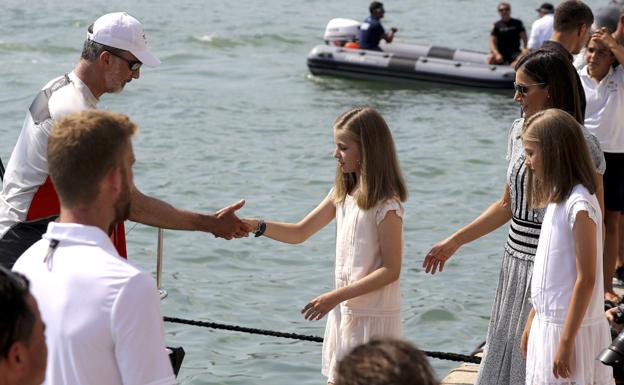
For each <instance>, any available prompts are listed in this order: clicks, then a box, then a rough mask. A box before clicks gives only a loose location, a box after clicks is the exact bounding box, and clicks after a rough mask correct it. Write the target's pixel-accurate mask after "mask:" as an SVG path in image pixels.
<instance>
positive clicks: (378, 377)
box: [336, 339, 439, 385]
mask: <svg viewBox="0 0 624 385" xmlns="http://www.w3.org/2000/svg"><path fill="white" fill-rule="evenodd" d="M438 384H439V381H438V380H437V379H436V377H435V374H434V372H433V369H432V368H431V365H429V362H428V361H427V357H425V354H424V353H423V352H421V351H420V350H418V349H416V348H415V347H414V345H412V344H410V343H409V342H407V341H402V340H394V339H380V340H372V341H369V342H367V343H365V344H362V345H359V346H357V347H356V348H355V349H353V350H352V351H351V352H350V353H349V354H347V355H346V356H345V357H344V358H343V359H342V360H340V362H339V363H338V377H337V378H336V385H438Z"/></svg>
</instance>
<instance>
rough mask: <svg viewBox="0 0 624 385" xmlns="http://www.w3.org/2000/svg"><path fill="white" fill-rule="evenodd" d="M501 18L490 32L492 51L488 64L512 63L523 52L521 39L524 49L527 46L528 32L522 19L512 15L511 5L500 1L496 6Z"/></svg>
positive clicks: (488, 57)
mask: <svg viewBox="0 0 624 385" xmlns="http://www.w3.org/2000/svg"><path fill="white" fill-rule="evenodd" d="M496 9H497V10H498V14H499V15H500V20H499V21H497V22H496V23H494V27H493V28H492V31H491V32H490V39H489V42H488V45H489V47H490V53H489V54H488V56H487V59H486V60H487V63H488V64H512V63H513V62H514V61H515V60H516V58H517V57H518V55H520V53H522V50H521V49H520V40H522V44H523V46H524V49H525V50H526V48H527V40H528V39H527V34H526V29H525V28H524V24H523V23H522V21H521V20H518V19H514V18H512V17H511V5H510V4H509V3H499V4H498V6H497V7H496Z"/></svg>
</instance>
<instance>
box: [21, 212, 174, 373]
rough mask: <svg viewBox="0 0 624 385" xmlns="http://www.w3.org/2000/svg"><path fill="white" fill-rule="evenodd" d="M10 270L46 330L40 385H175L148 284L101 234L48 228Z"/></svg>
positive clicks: (150, 281) (153, 292)
mask: <svg viewBox="0 0 624 385" xmlns="http://www.w3.org/2000/svg"><path fill="white" fill-rule="evenodd" d="M51 240H57V241H59V243H58V245H57V247H56V249H55V250H54V251H53V253H52V256H51V258H49V260H48V262H47V263H45V262H44V258H45V257H46V254H47V253H48V249H49V245H50V241H51ZM13 270H15V271H18V272H20V273H22V274H24V275H25V276H26V277H28V279H29V280H30V281H31V291H32V294H33V296H34V297H35V299H36V300H37V303H38V304H39V309H40V310H41V316H42V318H43V321H44V322H45V323H46V342H47V345H48V366H47V370H46V381H45V383H44V384H49V385H64V384H81V385H90V384H98V385H99V384H107V385H116V384H120V385H121V384H124V385H129V384H132V385H139V384H140V385H148V384H149V385H161V384H162V385H169V384H175V377H174V375H173V370H172V368H171V363H170V362H169V358H168V356H167V353H166V350H165V342H164V329H163V320H162V315H161V312H160V300H159V296H158V294H157V290H156V284H155V282H154V279H153V278H152V277H151V276H150V275H149V274H147V273H144V272H142V271H140V270H139V269H137V268H135V267H134V266H132V265H130V264H129V263H128V262H127V261H126V260H125V259H122V258H121V257H119V254H117V251H116V250H115V247H114V246H113V244H112V243H111V241H110V239H109V237H108V236H107V235H106V234H105V233H104V232H103V231H102V230H101V229H99V228H97V227H92V226H85V225H80V224H69V223H54V222H52V223H50V224H49V226H48V231H47V233H46V234H45V235H44V236H43V239H42V240H40V241H39V242H37V243H35V244H34V245H33V246H32V247H30V248H29V249H28V250H27V251H26V252H25V253H24V254H23V255H22V256H21V257H20V258H19V259H18V260H17V262H16V263H15V265H14V266H13Z"/></svg>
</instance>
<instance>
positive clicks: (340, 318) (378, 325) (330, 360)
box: [322, 189, 403, 382]
mask: <svg viewBox="0 0 624 385" xmlns="http://www.w3.org/2000/svg"><path fill="white" fill-rule="evenodd" d="M329 196H330V197H332V196H333V189H332V191H330V193H329ZM392 210H394V211H395V212H396V213H397V215H398V216H399V217H401V218H403V206H402V205H401V203H400V202H399V201H398V200H394V199H392V200H386V201H384V202H381V203H379V204H378V205H377V206H375V207H373V208H372V209H369V210H363V209H360V208H359V207H358V205H357V203H356V201H355V199H354V198H353V197H351V196H349V195H347V197H346V198H345V201H344V202H342V203H341V204H337V205H336V277H335V280H336V288H340V287H343V286H346V285H349V284H351V283H353V282H355V281H358V280H359V279H361V278H363V277H365V276H366V275H368V274H369V273H371V272H372V271H374V270H376V269H377V268H379V267H380V266H381V249H380V245H379V234H378V231H377V226H378V225H379V224H380V223H381V222H382V221H383V219H384V218H385V217H386V214H387V213H388V212H389V211H392ZM375 337H380V338H382V337H390V338H401V291H400V285H399V280H397V281H395V282H393V283H391V284H389V285H386V286H384V287H382V288H381V289H378V290H375V291H373V292H370V293H367V294H364V295H361V296H359V297H355V298H352V299H350V300H347V301H344V302H342V303H341V304H340V305H338V306H336V307H335V308H334V309H333V310H331V311H330V312H329V314H328V317H327V326H326V328H325V337H324V340H323V360H322V373H323V375H325V376H327V378H328V381H329V382H334V381H335V370H336V364H337V363H338V362H339V361H340V359H341V358H342V357H343V356H344V355H346V354H348V353H349V352H350V351H351V350H352V349H353V348H354V347H356V346H358V345H360V344H363V343H365V342H368V341H369V340H371V339H373V338H375Z"/></svg>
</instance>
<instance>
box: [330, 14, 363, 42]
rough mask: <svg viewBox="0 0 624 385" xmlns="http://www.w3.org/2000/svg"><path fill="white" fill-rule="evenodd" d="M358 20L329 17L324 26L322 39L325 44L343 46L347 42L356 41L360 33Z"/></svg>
mask: <svg viewBox="0 0 624 385" xmlns="http://www.w3.org/2000/svg"><path fill="white" fill-rule="evenodd" d="M360 24H361V23H360V22H359V21H356V20H352V19H342V18H336V19H331V20H330V21H329V23H327V27H325V34H324V35H323V40H325V42H326V43H327V44H330V45H336V46H339V47H344V46H345V44H347V43H352V42H355V41H357V39H358V37H359V34H360Z"/></svg>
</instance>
